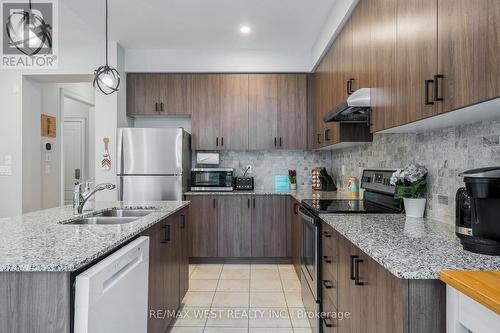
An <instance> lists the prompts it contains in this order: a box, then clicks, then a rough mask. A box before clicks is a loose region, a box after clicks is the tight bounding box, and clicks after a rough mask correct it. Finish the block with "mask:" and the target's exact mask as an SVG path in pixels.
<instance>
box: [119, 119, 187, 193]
mask: <svg viewBox="0 0 500 333" xmlns="http://www.w3.org/2000/svg"><path fill="white" fill-rule="evenodd" d="M190 140H191V135H190V134H189V133H187V132H186V131H184V130H183V129H182V128H119V129H118V140H117V142H118V147H117V151H118V154H117V163H118V164H117V176H118V199H119V200H122V201H145V200H147V201H152V200H153V201H154V200H157V201H163V200H182V199H183V193H184V192H185V191H186V190H187V187H188V183H189V174H190V173H189V170H190V168H191V150H190V147H191V143H190Z"/></svg>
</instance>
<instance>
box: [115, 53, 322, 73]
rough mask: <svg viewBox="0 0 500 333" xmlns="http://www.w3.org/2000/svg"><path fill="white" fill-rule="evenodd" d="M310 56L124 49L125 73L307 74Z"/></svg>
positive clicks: (309, 66) (307, 54)
mask: <svg viewBox="0 0 500 333" xmlns="http://www.w3.org/2000/svg"><path fill="white" fill-rule="evenodd" d="M311 68H312V65H311V52H309V51H303V50H295V49H284V50H252V49H248V50H241V49H239V50H238V49H168V50H142V49H127V50H126V52H125V70H126V71H127V72H309V71H310V70H311Z"/></svg>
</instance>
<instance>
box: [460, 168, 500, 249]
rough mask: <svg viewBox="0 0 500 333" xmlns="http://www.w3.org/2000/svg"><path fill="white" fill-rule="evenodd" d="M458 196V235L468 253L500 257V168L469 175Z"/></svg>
mask: <svg viewBox="0 0 500 333" xmlns="http://www.w3.org/2000/svg"><path fill="white" fill-rule="evenodd" d="M460 176H461V177H464V182H465V187H462V188H459V189H458V191H457V195H456V216H455V233H456V234H457V236H458V238H460V242H461V243H462V246H463V248H464V250H467V251H471V252H475V253H481V254H488V255H494V256H500V222H499V217H498V216H499V214H500V167H491V168H481V169H473V170H469V171H465V172H463V173H461V174H460Z"/></svg>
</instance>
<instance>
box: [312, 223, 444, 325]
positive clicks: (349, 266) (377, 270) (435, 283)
mask: <svg viewBox="0 0 500 333" xmlns="http://www.w3.org/2000/svg"><path fill="white" fill-rule="evenodd" d="M322 227H323V234H322V257H323V260H325V258H331V261H330V263H325V262H324V261H323V266H322V274H323V275H322V280H323V281H322V282H323V286H322V303H323V312H325V313H326V314H327V313H328V312H331V311H333V312H337V311H338V313H337V316H336V317H335V318H333V317H332V318H328V320H326V322H325V320H323V323H322V326H323V329H324V332H339V333H352V332H359V333H363V332H367V333H368V332H369V333H372V332H380V333H393V332H394V333H401V332H404V333H413V332H414V333H419V332H426V333H434V332H436V333H444V332H445V331H446V328H445V323H446V288H445V285H444V284H443V283H442V282H441V281H439V280H406V279H400V278H398V277H396V276H394V275H393V274H392V273H391V272H389V271H388V270H386V269H385V268H384V267H382V266H381V265H380V264H378V263H377V262H376V261H374V260H373V259H372V258H371V257H370V256H368V255H367V254H366V253H364V252H363V251H361V250H360V249H359V248H357V247H356V246H355V245H354V244H352V243H351V242H350V241H349V240H347V239H346V238H345V237H343V236H342V235H340V234H339V233H337V232H336V231H335V230H334V229H333V228H331V227H330V226H328V225H327V224H326V223H323V226H322ZM335 279H337V281H335ZM346 313H349V319H346V318H344V319H340V318H341V317H342V315H343V316H345V314H346ZM327 324H328V325H330V326H327Z"/></svg>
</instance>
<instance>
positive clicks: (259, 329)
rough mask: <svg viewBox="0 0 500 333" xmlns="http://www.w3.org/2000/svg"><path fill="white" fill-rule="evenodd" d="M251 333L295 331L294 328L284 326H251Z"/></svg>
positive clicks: (291, 332)
mask: <svg viewBox="0 0 500 333" xmlns="http://www.w3.org/2000/svg"><path fill="white" fill-rule="evenodd" d="M248 332H249V333H270V332H271V333H294V330H293V329H292V328H289V327H287V328H284V327H250V329H249V331H248Z"/></svg>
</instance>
